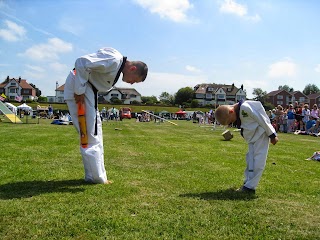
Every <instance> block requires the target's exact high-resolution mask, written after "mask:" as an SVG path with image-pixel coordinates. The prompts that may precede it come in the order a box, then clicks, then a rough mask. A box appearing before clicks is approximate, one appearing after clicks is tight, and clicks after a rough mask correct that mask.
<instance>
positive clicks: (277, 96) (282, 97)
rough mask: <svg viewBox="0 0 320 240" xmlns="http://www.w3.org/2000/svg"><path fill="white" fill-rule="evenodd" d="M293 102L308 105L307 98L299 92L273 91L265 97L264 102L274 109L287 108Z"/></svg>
mask: <svg viewBox="0 0 320 240" xmlns="http://www.w3.org/2000/svg"><path fill="white" fill-rule="evenodd" d="M295 101H298V102H299V103H308V104H309V98H308V96H306V95H305V94H303V93H302V92H300V91H294V92H288V91H286V90H275V91H272V92H269V93H268V94H267V95H266V102H268V103H271V104H272V105H273V106H275V107H276V106H278V105H281V106H282V107H287V106H288V105H289V104H291V103H293V102H295Z"/></svg>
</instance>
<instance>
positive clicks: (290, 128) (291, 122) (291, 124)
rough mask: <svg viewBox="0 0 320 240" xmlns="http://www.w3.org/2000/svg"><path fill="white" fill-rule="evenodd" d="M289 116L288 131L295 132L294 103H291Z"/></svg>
mask: <svg viewBox="0 0 320 240" xmlns="http://www.w3.org/2000/svg"><path fill="white" fill-rule="evenodd" d="M287 117H288V120H287V125H288V133H293V132H294V131H295V126H294V124H295V110H294V108H293V105H292V104H290V105H289V108H288V111H287Z"/></svg>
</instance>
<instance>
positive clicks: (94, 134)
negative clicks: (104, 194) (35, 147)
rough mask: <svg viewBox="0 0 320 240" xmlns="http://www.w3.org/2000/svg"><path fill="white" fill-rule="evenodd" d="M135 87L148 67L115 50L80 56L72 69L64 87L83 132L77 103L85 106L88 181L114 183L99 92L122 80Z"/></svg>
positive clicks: (85, 149)
mask: <svg viewBox="0 0 320 240" xmlns="http://www.w3.org/2000/svg"><path fill="white" fill-rule="evenodd" d="M121 73H122V81H124V82H126V83H129V84H134V83H139V82H143V81H144V80H145V79H146V77H147V73H148V67H147V65H146V64H145V63H143V62H141V61H129V60H127V58H126V57H124V56H123V55H122V54H121V53H120V52H118V51H117V50H116V49H113V48H102V49H100V50H98V51H97V52H96V53H91V54H87V55H84V56H82V57H79V58H78V59H77V60H76V62H75V68H74V70H71V71H70V73H69V75H68V77H67V79H66V84H65V88H64V99H65V101H66V103H67V105H68V108H69V112H70V115H71V117H72V121H73V125H74V126H75V128H76V129H77V131H78V132H79V122H78V112H77V109H78V108H77V104H78V103H84V104H85V108H86V115H85V117H86V125H87V135H88V147H87V148H83V147H82V146H80V152H81V155H82V162H83V165H84V171H85V181H86V182H90V183H103V184H108V183H111V182H110V181H108V179H107V174H106V170H105V166H104V149H103V139H102V124H101V119H100V114H99V111H98V103H97V100H98V92H99V91H102V92H107V91H109V90H110V89H111V88H112V87H113V86H114V85H115V84H116V83H117V81H118V79H119V77H120V74H121Z"/></svg>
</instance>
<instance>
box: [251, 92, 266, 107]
mask: <svg viewBox="0 0 320 240" xmlns="http://www.w3.org/2000/svg"><path fill="white" fill-rule="evenodd" d="M252 94H253V95H254V96H255V97H254V98H253V99H254V100H256V101H260V102H261V103H262V105H263V104H264V102H265V99H266V95H267V92H266V91H263V90H262V89H261V88H254V89H253V92H252Z"/></svg>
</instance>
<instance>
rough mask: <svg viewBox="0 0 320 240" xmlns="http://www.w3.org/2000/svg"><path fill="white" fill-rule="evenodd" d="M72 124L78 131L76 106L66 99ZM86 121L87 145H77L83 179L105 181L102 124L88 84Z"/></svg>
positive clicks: (93, 181) (94, 181)
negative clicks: (80, 156) (83, 174)
mask: <svg viewBox="0 0 320 240" xmlns="http://www.w3.org/2000/svg"><path fill="white" fill-rule="evenodd" d="M66 103H67V105H68V108H69V112H70V115H71V118H72V122H73V125H74V126H75V128H76V129H77V131H78V133H79V121H78V108H77V104H76V102H75V100H74V99H73V100H66ZM85 106H86V123H87V134H88V147H87V148H83V147H82V146H81V144H80V135H79V145H80V152H81V155H82V162H83V166H84V171H85V181H87V182H90V183H105V182H106V181H107V173H106V170H105V167H104V149H103V138H102V124H101V118H100V114H99V111H97V110H96V109H95V108H94V94H93V91H92V89H91V87H90V86H87V89H86V93H85ZM96 118H97V130H98V131H97V135H94V132H95V123H96Z"/></svg>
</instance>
